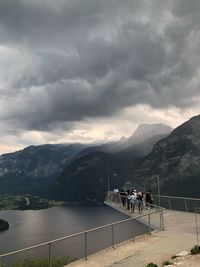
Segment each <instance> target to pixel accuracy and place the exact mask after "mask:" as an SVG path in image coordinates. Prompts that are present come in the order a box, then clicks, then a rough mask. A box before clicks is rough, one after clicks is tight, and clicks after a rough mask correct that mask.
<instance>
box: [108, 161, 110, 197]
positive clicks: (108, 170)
mask: <svg viewBox="0 0 200 267" xmlns="http://www.w3.org/2000/svg"><path fill="white" fill-rule="evenodd" d="M109 191H110V160H109V159H108V192H109Z"/></svg>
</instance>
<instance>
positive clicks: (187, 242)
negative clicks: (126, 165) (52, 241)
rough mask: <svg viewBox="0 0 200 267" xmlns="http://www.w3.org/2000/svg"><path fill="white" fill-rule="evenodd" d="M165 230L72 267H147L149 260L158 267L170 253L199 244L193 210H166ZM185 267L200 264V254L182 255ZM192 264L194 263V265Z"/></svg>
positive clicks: (104, 251)
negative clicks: (192, 255) (190, 211)
mask: <svg viewBox="0 0 200 267" xmlns="http://www.w3.org/2000/svg"><path fill="white" fill-rule="evenodd" d="M164 220H165V231H154V232H152V234H151V235H150V236H149V235H146V236H142V237H138V238H137V239H136V240H135V242H133V241H127V242H124V243H122V244H119V245H117V246H116V248H115V249H112V248H108V249H105V250H101V251H99V252H97V253H95V254H93V255H90V256H88V260H87V261H86V260H84V259H80V260H78V261H76V262H73V263H71V264H70V265H68V266H69V267H108V266H110V267H111V266H112V267H129V266H130V267H144V266H146V265H147V264H148V263H150V262H154V263H156V264H157V265H158V266H159V267H160V266H162V263H163V262H164V261H166V260H169V261H171V256H173V255H175V254H177V253H180V252H182V251H190V249H191V248H192V247H193V246H194V245H195V244H196V228H195V216H194V214H193V213H186V212H179V211H169V210H165V212H164ZM179 264H180V265H181V266H182V267H188V266H192V267H197V266H198V267H199V266H200V256H199V255H198V256H195V259H194V257H191V256H188V257H186V258H185V259H184V258H182V262H180V263H177V265H179ZM191 264H192V265H191Z"/></svg>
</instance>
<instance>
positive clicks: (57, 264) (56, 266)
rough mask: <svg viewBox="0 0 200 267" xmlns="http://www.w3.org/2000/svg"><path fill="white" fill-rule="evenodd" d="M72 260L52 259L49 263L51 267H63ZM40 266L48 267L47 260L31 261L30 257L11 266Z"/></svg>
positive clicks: (72, 259) (63, 258)
mask: <svg viewBox="0 0 200 267" xmlns="http://www.w3.org/2000/svg"><path fill="white" fill-rule="evenodd" d="M74 260H75V259H74V258H70V257H53V258H52V261H51V266H52V267H63V266H65V265H67V264H69V263H71V262H72V261H74ZM41 266H42V267H49V259H48V258H37V259H32V258H31V257H30V258H26V259H25V260H23V261H21V260H18V261H16V262H15V263H14V264H13V265H12V267H41ZM0 267H1V266H0Z"/></svg>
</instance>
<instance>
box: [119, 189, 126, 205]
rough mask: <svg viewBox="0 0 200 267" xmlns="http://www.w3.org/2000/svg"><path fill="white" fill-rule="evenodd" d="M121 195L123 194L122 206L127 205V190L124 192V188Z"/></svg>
mask: <svg viewBox="0 0 200 267" xmlns="http://www.w3.org/2000/svg"><path fill="white" fill-rule="evenodd" d="M120 196H121V202H122V206H123V207H125V205H126V196H127V194H126V192H124V191H123V190H121V191H120Z"/></svg>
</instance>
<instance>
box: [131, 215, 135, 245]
mask: <svg viewBox="0 0 200 267" xmlns="http://www.w3.org/2000/svg"><path fill="white" fill-rule="evenodd" d="M133 222H134V221H133V220H131V230H132V237H133V242H135V236H134V229H133V228H134V227H133Z"/></svg>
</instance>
